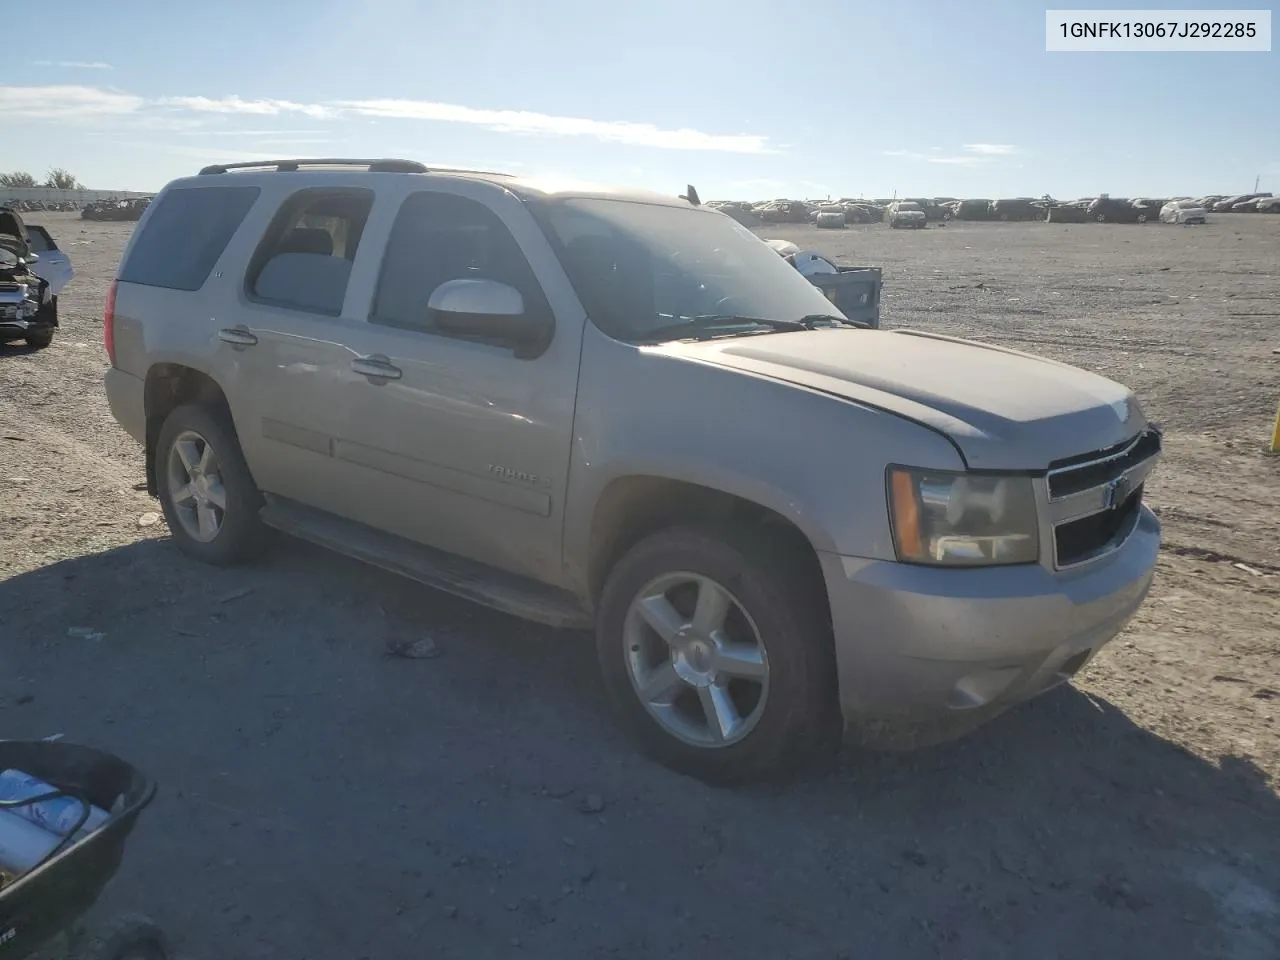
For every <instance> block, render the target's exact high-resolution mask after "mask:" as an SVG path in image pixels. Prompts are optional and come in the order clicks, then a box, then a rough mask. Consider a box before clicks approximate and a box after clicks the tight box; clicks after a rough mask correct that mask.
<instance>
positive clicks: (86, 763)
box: [0, 740, 167, 960]
mask: <svg viewBox="0 0 1280 960" xmlns="http://www.w3.org/2000/svg"><path fill="white" fill-rule="evenodd" d="M8 769H17V770H22V771H23V772H25V773H29V774H31V775H32V776H35V777H39V778H40V779H41V780H44V781H45V782H47V783H49V784H51V785H53V786H54V787H57V788H58V789H60V790H64V791H66V792H67V793H68V794H71V795H73V796H79V797H81V798H82V799H84V800H88V801H89V802H90V803H93V804H95V805H96V806H99V807H101V808H102V809H104V810H110V809H111V808H112V807H113V806H115V804H116V802H117V800H118V799H119V798H120V797H121V796H123V797H124V802H123V808H122V809H120V812H119V813H117V814H116V815H115V816H113V817H112V818H111V819H110V820H108V821H107V822H106V823H105V824H103V826H102V827H101V828H100V829H98V830H95V831H94V832H92V833H90V834H89V835H88V836H86V837H85V838H84V839H82V840H79V841H77V842H75V843H73V844H71V845H69V846H67V847H66V848H65V849H63V850H62V851H61V852H59V853H58V854H57V855H55V856H54V857H52V858H51V859H49V860H48V861H46V862H45V863H43V864H41V865H40V866H38V867H36V868H35V869H34V870H32V871H30V872H29V873H26V874H23V875H22V876H20V877H18V878H17V879H16V880H14V881H13V882H12V883H11V884H9V885H8V886H5V887H3V888H0V960H24V958H27V957H31V956H32V955H33V954H35V953H36V951H38V950H40V949H41V948H42V947H43V946H45V945H46V944H48V943H49V942H50V941H52V940H53V939H54V938H55V937H57V936H58V935H60V934H67V935H68V936H70V935H71V931H72V930H73V929H74V928H75V926H76V924H77V921H78V920H79V919H80V917H81V916H82V915H83V914H84V913H85V912H86V911H88V910H89V908H90V907H92V906H93V905H94V903H95V902H96V901H97V899H98V897H99V896H101V894H102V891H103V889H104V888H105V887H106V885H107V883H108V881H110V880H111V878H112V877H113V876H114V875H115V872H116V870H118V869H119V867H120V861H121V859H122V858H123V856H124V846H125V841H126V840H128V839H129V834H130V833H131V832H132V831H133V826H134V824H135V823H137V821H138V815H139V814H140V813H142V811H143V809H144V808H145V807H146V806H147V804H149V803H150V802H151V800H152V798H153V797H154V796H155V792H156V787H155V784H154V783H153V782H152V781H150V780H148V779H147V778H146V777H145V776H143V774H142V773H141V772H140V771H139V770H137V769H136V768H135V767H132V766H130V765H129V764H127V763H125V762H124V761H123V760H120V759H119V758H118V757H114V756H112V755H111V754H109V753H104V752H103V751H101V750H94V749H92V748H90V747H83V746H78V745H76V744H71V743H49V742H46V741H43V740H40V741H34V742H32V741H23V740H0V770H8ZM87 942H88V944H89V946H90V947H91V948H92V949H91V950H90V951H89V952H90V953H92V954H94V960H98V958H99V957H103V960H114V958H115V957H132V956H137V957H146V958H148V960H150V958H156V960H164V958H165V957H166V956H167V952H166V949H165V947H164V945H163V943H162V942H161V940H160V938H159V933H158V931H156V930H155V929H154V925H151V924H149V922H147V921H145V920H142V919H132V918H131V919H130V921H129V922H128V924H125V925H124V926H121V925H116V928H115V929H114V930H113V931H112V933H111V935H110V936H109V937H106V938H90V939H89V941H87ZM103 949H105V950H106V951H107V952H106V953H105V954H104V953H103ZM112 951H114V952H112ZM82 955H86V954H78V956H82Z"/></svg>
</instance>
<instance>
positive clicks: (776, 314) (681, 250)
mask: <svg viewBox="0 0 1280 960" xmlns="http://www.w3.org/2000/svg"><path fill="white" fill-rule="evenodd" d="M531 207H532V208H533V209H534V212H535V215H536V216H537V217H538V219H539V221H540V222H541V223H542V225H543V229H544V230H545V231H546V232H547V233H548V234H549V235H550V236H551V238H552V241H553V243H555V244H556V245H557V246H559V247H560V248H561V250H562V255H561V262H562V263H563V264H564V267H565V271H566V272H567V273H568V275H569V280H570V282H572V283H573V287H574V289H575V290H576V291H577V293H578V298H579V299H580V300H581V301H582V305H583V307H585V308H586V311H587V314H588V316H590V318H591V320H592V321H593V322H594V323H595V324H596V326H598V327H599V328H600V329H601V330H603V331H604V332H605V333H607V334H608V335H609V336H611V337H614V338H616V339H619V340H627V341H640V340H645V339H648V338H649V337H648V335H649V334H650V333H651V332H652V331H655V330H658V329H660V328H668V327H671V326H672V325H676V326H677V328H678V326H679V325H680V324H681V323H682V322H686V321H687V322H692V321H693V320H694V319H695V318H698V317H702V318H706V317H708V316H727V315H732V316H735V317H743V318H749V317H760V318H762V319H766V320H774V321H777V320H790V321H797V320H800V319H801V318H803V317H806V316H811V315H813V314H838V311H837V310H836V309H835V307H834V305H833V304H832V303H831V301H830V300H828V299H827V298H826V297H825V296H823V294H822V293H821V292H820V291H819V290H818V288H817V287H815V286H813V284H811V283H810V282H809V281H808V280H806V279H805V278H804V277H803V276H801V275H800V273H799V272H798V271H797V270H796V269H795V268H794V267H792V266H791V265H790V264H789V263H787V262H786V260H784V259H783V258H782V257H781V256H779V255H778V254H777V252H775V251H774V250H773V249H772V248H771V247H769V246H768V245H767V244H765V243H763V242H761V241H760V240H759V239H758V238H757V237H756V236H755V235H754V234H752V233H751V231H749V230H748V229H747V228H746V227H743V226H742V225H741V224H739V223H737V222H736V221H735V220H733V219H732V218H730V217H727V216H724V215H722V214H716V213H711V212H709V211H704V210H696V209H694V208H692V207H688V208H682V207H668V206H660V205H657V204H647V203H633V202H629V201H624V200H598V199H571V200H556V201H552V202H547V203H542V204H537V205H532V204H531ZM739 328H740V329H742V330H744V331H745V330H749V331H750V332H756V331H757V330H763V329H768V328H767V327H763V326H760V325H756V324H751V323H749V322H743V323H741V324H740V325H739ZM663 338H664V339H679V338H680V334H679V333H670V334H669V335H668V334H666V332H665V331H664V337H663Z"/></svg>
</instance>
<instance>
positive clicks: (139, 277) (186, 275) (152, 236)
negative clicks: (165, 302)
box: [120, 187, 259, 290]
mask: <svg viewBox="0 0 1280 960" xmlns="http://www.w3.org/2000/svg"><path fill="white" fill-rule="evenodd" d="M258 192H259V191H258V188H257V187H186V188H182V189H177V190H170V191H169V192H168V193H166V194H165V195H164V197H163V198H162V199H161V200H160V202H159V203H158V204H156V208H155V209H154V210H151V211H150V216H149V217H148V218H147V222H146V224H145V225H144V226H143V228H142V233H141V234H139V236H138V240H137V242H136V243H135V244H134V245H133V250H132V251H131V252H130V254H129V259H128V260H126V261H125V262H124V264H123V265H122V266H121V268H120V279H121V280H122V281H123V282H125V283H140V284H144V285H145V286H148V287H168V288H170V289H172V290H199V289H200V288H201V287H202V286H204V282H205V280H207V279H208V278H209V272H210V271H211V270H212V269H213V265H214V264H215V263H217V262H218V257H220V256H222V251H223V250H224V249H226V246H227V242H228V241H229V240H230V239H231V236H232V234H234V233H235V232H236V229H237V228H238V227H239V226H240V224H241V222H242V221H243V220H244V218H245V215H246V214H247V213H248V212H249V208H250V207H252V206H253V204H254V201H255V200H257V199H258Z"/></svg>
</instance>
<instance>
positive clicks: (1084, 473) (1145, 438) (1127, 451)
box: [1049, 430, 1160, 500]
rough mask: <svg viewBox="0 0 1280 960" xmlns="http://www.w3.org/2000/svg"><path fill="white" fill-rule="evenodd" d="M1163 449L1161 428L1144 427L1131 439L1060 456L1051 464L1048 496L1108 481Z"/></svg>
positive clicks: (1068, 494) (1069, 492) (1089, 487)
mask: <svg viewBox="0 0 1280 960" xmlns="http://www.w3.org/2000/svg"><path fill="white" fill-rule="evenodd" d="M1158 453H1160V432H1159V431H1158V430H1145V431H1143V432H1142V433H1140V434H1138V436H1137V437H1135V438H1134V439H1132V440H1126V441H1125V442H1124V443H1121V444H1117V445H1116V446H1114V447H1109V448H1108V449H1106V450H1099V451H1097V452H1095V453H1086V454H1083V455H1082V456H1079V457H1071V458H1069V459H1066V460H1058V461H1055V462H1054V463H1052V464H1050V465H1049V499H1051V500H1058V499H1060V498H1062V497H1069V496H1071V494H1073V493H1080V492H1081V491H1083V490H1089V489H1091V488H1093V487H1100V486H1102V485H1103V484H1105V483H1109V482H1111V481H1112V480H1114V479H1115V478H1116V477H1118V476H1120V475H1121V474H1123V473H1124V472H1125V471H1126V470H1129V469H1130V468H1132V467H1135V466H1137V465H1138V464H1140V463H1142V462H1143V461H1144V460H1147V459H1149V458H1151V457H1153V456H1156V455H1157V454H1158Z"/></svg>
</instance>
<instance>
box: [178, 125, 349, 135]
mask: <svg viewBox="0 0 1280 960" xmlns="http://www.w3.org/2000/svg"><path fill="white" fill-rule="evenodd" d="M326 132H327V131H326V130H324V129H322V128H318V127H313V128H309V129H305V130H304V129H297V130H276V129H272V128H270V127H267V128H262V129H258V130H255V129H253V128H252V127H243V128H239V129H235V130H201V129H196V130H183V131H182V136H184V137H204V136H213V137H315V136H319V135H320V134H322V133H326Z"/></svg>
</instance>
